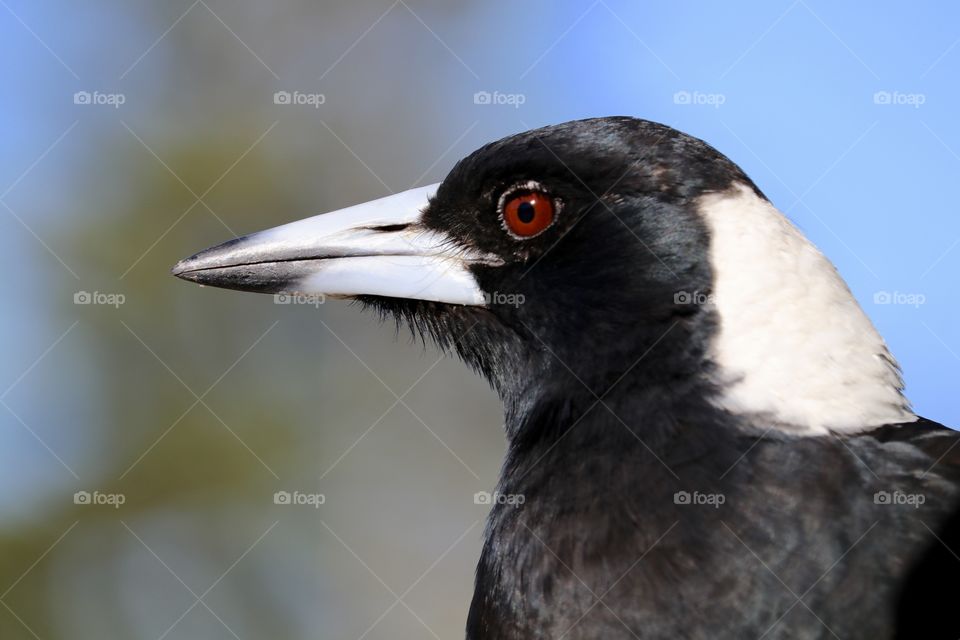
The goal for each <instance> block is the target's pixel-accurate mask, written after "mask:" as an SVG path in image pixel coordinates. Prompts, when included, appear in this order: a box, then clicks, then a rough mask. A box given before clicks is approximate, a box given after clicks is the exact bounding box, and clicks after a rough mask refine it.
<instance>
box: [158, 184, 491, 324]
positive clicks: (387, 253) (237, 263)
mask: <svg viewBox="0 0 960 640" xmlns="http://www.w3.org/2000/svg"><path fill="white" fill-rule="evenodd" d="M437 186H438V185H436V184H433V185H429V186H426V187H420V188H417V189H411V190H409V191H404V192H402V193H397V194H395V195H392V196H388V197H386V198H381V199H379V200H374V201H372V202H368V203H365V204H360V205H356V206H353V207H349V208H347V209H341V210H339V211H334V212H332V213H326V214H323V215H319V216H313V217H312V218H306V219H304V220H300V221H298V222H292V223H290V224H285V225H282V226H279V227H275V228H273V229H268V230H266V231H260V232H258V233H253V234H250V235H247V236H243V237H242V238H237V239H235V240H229V241H227V242H224V243H223V244H220V245H217V246H215V247H211V248H210V249H206V250H204V251H201V252H200V253H198V254H196V255H193V256H190V257H189V258H187V259H185V260H181V261H180V262H178V263H177V265H176V266H175V267H174V268H173V275H175V276H177V277H178V278H183V279H184V280H190V281H192V282H197V283H199V284H204V285H211V286H214V287H223V288H226V289H237V290H240V291H256V292H260V293H280V292H291V293H292V292H296V293H306V294H323V295H330V296H336V297H351V296H358V295H376V296H387V297H391V298H408V299H415V300H431V301H434V302H446V303H450V304H461V305H483V304H484V296H483V291H482V290H481V289H480V286H479V285H478V284H477V281H476V279H475V278H474V276H473V274H472V273H471V272H470V269H469V267H470V265H471V264H476V263H485V264H491V263H495V262H496V258H495V257H494V256H490V255H484V254H479V253H476V252H473V251H470V250H467V249H464V248H463V247H458V246H456V245H455V244H454V243H453V242H452V241H451V239H450V238H449V237H448V236H446V235H445V234H443V233H440V232H437V231H433V230H429V229H426V228H425V227H424V226H423V223H422V214H423V210H424V209H425V208H426V207H427V205H428V204H429V201H430V198H431V197H433V195H434V194H435V193H436V191H437Z"/></svg>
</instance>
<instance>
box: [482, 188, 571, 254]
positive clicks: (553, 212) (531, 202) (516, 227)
mask: <svg viewBox="0 0 960 640" xmlns="http://www.w3.org/2000/svg"><path fill="white" fill-rule="evenodd" d="M560 209H561V202H560V200H559V199H558V198H555V197H553V196H552V195H550V192H549V191H548V190H547V189H546V187H544V186H543V185H542V184H540V183H539V182H536V181H534V180H528V181H526V182H521V183H518V184H515V185H513V186H512V187H510V188H509V189H506V190H505V191H504V192H503V193H502V194H501V195H500V199H499V201H498V202H497V211H498V213H499V215H500V225H501V226H502V227H503V230H504V231H506V232H507V234H508V235H509V236H510V237H512V238H514V239H515V240H529V239H530V238H534V237H536V236H538V235H540V234H541V233H543V232H544V231H546V230H547V229H549V228H550V227H551V226H553V223H554V222H555V221H556V219H557V215H558V214H559V213H560Z"/></svg>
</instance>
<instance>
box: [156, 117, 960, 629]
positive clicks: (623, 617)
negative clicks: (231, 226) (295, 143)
mask: <svg viewBox="0 0 960 640" xmlns="http://www.w3.org/2000/svg"><path fill="white" fill-rule="evenodd" d="M173 273H174V275H176V276H178V277H180V278H183V279H185V280H190V281H193V282H197V283H201V284H207V285H213V286H217V287H226V288H230V289H238V290H243V291H255V292H264V293H277V292H301V293H314V294H325V295H327V296H333V297H343V298H351V299H355V300H359V301H360V302H361V303H362V304H364V305H367V306H369V307H372V308H374V309H375V310H377V311H379V312H380V313H382V314H384V315H385V316H388V317H394V318H395V319H396V320H397V322H398V323H407V324H409V326H410V327H411V328H412V329H413V331H414V332H419V333H420V334H422V335H423V336H425V337H429V338H431V339H432V340H434V341H435V342H436V343H437V344H438V345H439V346H440V347H441V348H443V349H446V350H449V351H451V352H454V353H456V354H458V355H459V356H460V358H461V359H462V360H463V361H465V362H466V363H467V364H468V365H470V366H471V367H473V368H474V369H475V370H477V371H478V372H479V373H481V374H482V375H483V376H485V377H486V378H487V379H488V380H489V381H490V383H491V385H492V387H493V388H494V389H495V390H496V391H497V393H498V394H499V396H500V397H501V399H502V401H503V406H504V412H505V423H506V432H507V437H508V448H507V452H506V458H505V461H504V464H503V468H502V473H501V477H500V480H499V482H498V486H497V488H496V491H497V493H496V494H495V495H497V496H498V499H497V500H494V501H493V503H494V504H493V507H492V510H491V513H490V515H489V520H488V523H487V526H486V530H485V533H484V545H483V551H482V554H481V557H480V560H479V565H478V567H477V572H476V582H475V585H476V586H475V594H474V598H473V602H472V604H471V607H470V612H469V616H468V620H467V632H466V635H467V638H468V639H469V640H489V639H497V640H514V639H517V640H519V639H524V640H528V639H547V638H550V639H560V638H565V639H569V640H578V639H598V638H603V639H620V638H624V639H629V638H643V639H648V638H670V639H674V638H698V639H699V638H711V639H714V638H736V639H740V638H767V639H775V638H790V639H794V638H871V639H876V638H921V637H922V638H940V637H944V638H947V637H949V638H957V637H958V636H960V620H958V618H960V616H957V615H956V613H955V611H956V608H957V606H958V604H960V603H958V602H957V595H958V593H960V590H958V587H957V584H958V582H957V578H958V576H960V532H958V530H960V516H958V514H960V510H958V500H960V447H958V446H957V444H958V442H960V437H958V435H960V434H958V433H956V432H954V431H952V430H950V429H948V428H946V427H944V426H943V425H940V424H937V423H935V422H933V421H931V420H927V419H924V418H922V417H919V416H917V415H916V414H915V413H913V411H912V409H911V406H910V404H909V402H908V400H907V399H906V398H905V396H904V393H903V382H902V378H901V374H900V370H899V368H898V365H897V363H896V361H895V360H894V358H893V356H892V355H891V354H890V352H889V350H888V349H887V346H886V345H885V343H884V341H883V339H882V338H881V337H880V335H879V334H878V332H877V331H876V329H875V328H874V327H873V325H872V324H871V322H870V320H869V319H868V318H867V316H866V315H865V314H864V312H863V311H862V310H861V308H860V306H859V305H858V304H857V302H856V300H855V299H854V297H853V295H852V294H851V292H850V290H849V289H848V288H847V286H846V284H845V283H844V281H843V280H842V279H841V277H840V276H839V274H838V273H837V271H836V270H835V268H834V267H833V265H832V264H831V263H830V262H829V260H828V259H827V258H826V257H824V255H823V254H821V253H820V252H819V251H818V250H817V249H816V248H815V247H814V246H813V245H812V244H811V243H810V242H809V241H808V240H807V239H806V238H805V237H804V236H803V235H802V234H801V232H800V231H799V230H798V229H797V228H796V227H795V226H793V224H791V222H790V221H789V220H788V219H787V218H786V217H785V216H784V215H783V214H782V213H780V212H779V211H778V210H777V209H776V208H775V207H774V206H773V204H771V202H770V201H769V200H768V199H767V198H766V197H765V196H764V194H763V193H762V192H761V191H760V189H759V188H758V187H757V186H756V185H755V184H754V183H753V182H752V181H751V179H750V178H748V177H747V175H746V174H745V173H744V172H743V171H742V170H741V169H740V168H739V167H738V166H737V165H736V164H734V163H733V162H732V161H731V160H729V159H728V158H727V157H725V156H724V155H722V154H721V153H720V152H718V151H717V150H716V149H714V148H713V147H711V146H709V145H708V144H706V143H705V142H703V141H701V140H699V139H696V138H694V137H691V136H689V135H686V134H684V133H682V132H680V131H677V130H675V129H672V128H670V127H667V126H665V125H662V124H657V123H654V122H650V121H646V120H640V119H635V118H630V117H605V118H594V119H588V120H580V121H574V122H567V123H564V124H559V125H554V126H548V127H544V128H541V129H536V130H532V131H527V132H524V133H520V134H517V135H513V136H509V137H506V138H504V139H502V140H499V141H497V142H493V143H491V144H488V145H486V146H484V147H482V148H480V149H479V150H477V151H475V152H474V153H472V154H471V155H469V156H468V157H466V158H464V159H463V160H461V161H460V162H458V163H457V164H456V166H455V167H454V168H453V169H452V170H451V171H450V173H449V175H447V177H446V178H445V179H444V180H443V181H442V182H441V183H439V184H436V185H430V186H427V187H421V188H417V189H412V190H410V191H406V192H403V193H398V194H395V195H392V196H388V197H385V198H382V199H379V200H375V201H372V202H370V203H367V204H362V205H358V206H354V207H350V208H347V209H343V210H340V211H336V212H333V213H328V214H325V215H320V216H314V217H311V218H307V219H304V220H301V221H298V222H292V223H289V224H285V225H283V226H279V227H276V228H273V229H270V230H267V231H261V232H259V233H253V234H251V235H247V236H244V237H241V238H238V239H234V240H230V241H228V242H225V243H223V244H221V245H218V246H215V247H213V248H210V249H207V250H205V251H201V252H200V253H197V254H195V255H193V256H191V257H189V258H187V259H185V260H182V261H181V262H179V263H178V264H177V265H176V266H175V267H174V269H173ZM502 496H506V497H508V498H509V497H511V496H523V500H510V499H503V500H501V499H499V498H500V497H502Z"/></svg>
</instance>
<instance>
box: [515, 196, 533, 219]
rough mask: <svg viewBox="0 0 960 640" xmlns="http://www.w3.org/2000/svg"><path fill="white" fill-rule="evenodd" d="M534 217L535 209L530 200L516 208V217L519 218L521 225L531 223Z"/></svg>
mask: <svg viewBox="0 0 960 640" xmlns="http://www.w3.org/2000/svg"><path fill="white" fill-rule="evenodd" d="M535 215H536V209H534V208H533V202H531V201H530V200H527V201H525V202H521V203H520V206H519V207H517V217H518V218H520V222H522V223H523V224H530V223H531V222H533V218H534V216H535Z"/></svg>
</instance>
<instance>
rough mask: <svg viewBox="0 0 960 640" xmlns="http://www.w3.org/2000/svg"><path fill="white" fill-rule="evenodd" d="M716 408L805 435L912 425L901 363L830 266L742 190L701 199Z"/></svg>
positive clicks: (767, 207) (772, 212) (780, 219)
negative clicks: (713, 315)
mask: <svg viewBox="0 0 960 640" xmlns="http://www.w3.org/2000/svg"><path fill="white" fill-rule="evenodd" d="M699 211H700V213H701V215H702V216H703V218H704V220H705V221H706V223H707V226H708V228H709V230H710V259H711V262H712V266H713V277H714V288H713V303H714V304H715V307H716V310H717V312H718V316H719V322H720V327H719V333H718V336H717V338H716V339H715V341H714V344H713V345H712V357H713V358H714V361H715V362H716V364H717V366H718V368H719V371H720V375H721V380H720V382H721V388H722V395H721V397H720V398H719V399H718V400H717V403H718V404H719V405H720V406H721V407H722V408H724V409H727V410H729V411H731V412H733V413H736V414H740V415H744V414H756V417H757V418H758V419H760V420H763V421H764V425H766V424H769V425H771V426H775V427H776V428H779V429H782V430H784V431H787V432H790V433H795V434H800V435H820V434H825V433H828V432H836V433H854V432H858V431H864V430H866V429H869V428H871V427H876V426H880V425H884V424H891V423H898V422H913V421H915V420H916V419H917V416H916V415H915V414H913V413H912V412H911V411H910V404H909V402H908V401H907V399H906V398H905V397H904V396H903V393H902V389H903V383H902V380H901V378H900V373H899V369H898V368H897V364H896V362H895V361H894V359H893V356H891V355H890V352H889V351H888V350H887V346H886V344H884V342H883V338H881V337H880V335H879V334H878V333H877V330H876V329H875V328H874V327H873V324H871V322H870V320H869V319H868V318H867V316H866V314H864V312H863V310H862V309H861V308H860V305H859V304H857V301H856V300H855V299H854V297H853V295H852V294H851V293H850V290H849V289H848V288H847V285H846V283H845V282H844V281H843V279H842V278H841V277H840V275H839V274H838V273H837V271H836V269H835V268H834V266H833V265H832V264H831V263H830V261H829V260H827V258H826V257H824V255H823V254H822V253H820V252H819V251H818V250H817V248H816V247H814V246H813V244H811V243H810V241H808V240H807V239H806V238H805V237H804V236H803V234H801V233H800V231H799V230H798V229H797V228H796V227H794V226H793V224H791V223H790V221H789V220H788V219H787V218H786V217H785V216H784V215H783V214H782V213H780V211H778V210H777V209H776V208H775V207H774V206H773V205H772V204H770V203H769V202H767V201H766V200H764V199H763V198H761V197H759V196H757V195H756V193H754V191H753V190H752V189H750V188H749V187H747V186H746V185H743V184H737V185H735V186H734V187H733V188H732V189H731V190H729V191H726V192H724V193H715V194H710V195H707V196H704V197H703V198H701V200H700V202H699Z"/></svg>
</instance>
